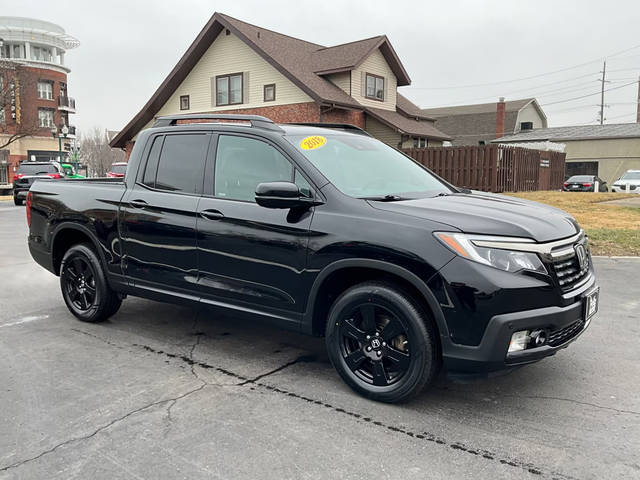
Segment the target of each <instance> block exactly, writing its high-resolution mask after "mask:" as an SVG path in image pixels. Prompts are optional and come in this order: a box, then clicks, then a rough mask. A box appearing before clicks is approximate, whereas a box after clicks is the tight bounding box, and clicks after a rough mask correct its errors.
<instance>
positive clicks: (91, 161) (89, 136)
mask: <svg viewBox="0 0 640 480" xmlns="http://www.w3.org/2000/svg"><path fill="white" fill-rule="evenodd" d="M79 137H80V138H79V143H80V157H81V159H82V161H83V162H84V163H85V164H86V165H87V170H88V174H89V176H90V177H104V176H105V174H106V173H107V172H108V171H109V169H110V167H111V164H112V163H114V162H124V161H125V160H126V157H125V153H124V152H123V151H122V150H120V149H116V148H111V147H110V146H109V137H108V135H107V131H106V130H102V129H100V128H98V127H93V128H92V129H91V130H89V132H88V133H86V134H81V135H80V136H79Z"/></svg>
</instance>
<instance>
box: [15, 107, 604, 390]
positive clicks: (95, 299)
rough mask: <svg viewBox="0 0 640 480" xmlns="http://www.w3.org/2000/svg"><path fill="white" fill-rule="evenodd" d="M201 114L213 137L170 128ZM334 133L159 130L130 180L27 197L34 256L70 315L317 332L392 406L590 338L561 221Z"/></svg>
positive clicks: (590, 309) (349, 374) (577, 257)
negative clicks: (206, 312)
mask: <svg viewBox="0 0 640 480" xmlns="http://www.w3.org/2000/svg"><path fill="white" fill-rule="evenodd" d="M197 119H202V120H216V121H217V122H215V123H194V122H193V121H192V122H190V123H180V121H182V120H197ZM227 119H233V122H231V123H221V121H224V120H227ZM239 121H243V122H245V123H244V124H243V123H238V122H239ZM334 127H335V129H333V130H332V129H329V128H320V127H314V126H308V125H304V126H303V125H276V124H274V123H273V122H271V121H270V120H269V119H267V118H264V117H258V116H251V115H186V116H185V115H177V116H169V117H160V118H158V119H157V120H156V122H155V124H154V126H153V127H152V128H150V129H147V130H144V131H142V132H141V133H140V134H139V136H138V139H137V141H136V143H135V146H134V148H133V151H132V153H131V159H130V161H129V170H128V172H129V173H128V175H127V177H126V178H125V179H124V180H123V181H121V182H113V181H108V180H107V179H87V180H78V181H74V182H50V183H49V184H47V183H46V182H37V183H36V184H35V185H34V186H33V187H32V189H31V191H30V192H29V201H28V205H29V207H28V208H27V222H28V224H29V237H28V242H29V249H30V251H31V255H32V256H33V258H34V259H35V260H36V261H37V262H38V263H39V264H40V265H42V266H43V267H45V268H46V269H47V270H49V271H51V272H53V273H54V274H56V275H59V276H60V286H61V290H62V297H63V299H64V301H65V303H66V305H67V307H68V308H69V310H70V312H71V313H72V314H73V315H75V316H76V317H77V318H79V319H80V320H83V321H87V322H98V321H102V320H105V319H107V318H109V317H110V316H112V315H114V314H115V313H116V312H117V311H118V309H119V307H120V305H121V302H122V299H123V298H124V297H125V296H126V295H133V296H140V297H147V298H152V299H155V300H161V301H166V302H174V303H182V304H190V305H200V306H207V307H210V308H212V309H215V310H223V311H227V312H233V313H234V314H235V315H238V316H249V317H259V318H262V319H264V320H267V321H269V322H271V323H272V324H274V325H276V326H279V327H283V328H288V329H291V330H293V331H296V332H302V333H306V334H311V335H318V336H324V337H325V342H326V347H327V350H328V353H329V357H330V359H331V362H332V363H333V365H334V366H335V368H336V370H337V371H338V373H339V374H340V376H341V377H342V378H343V379H344V381H345V382H346V383H347V384H348V385H349V386H351V387H352V388H353V389H354V390H355V391H357V392H359V393H361V394H362V395H364V396H366V397H369V398H372V399H375V400H380V401H385V402H396V401H400V400H403V399H406V398H408V397H410V396H411V395H414V394H416V393H418V392H419V391H420V390H422V389H423V387H425V386H427V385H429V384H430V383H431V382H432V381H433V380H434V378H436V375H437V374H438V371H439V369H440V367H441V366H442V365H444V367H445V368H446V369H448V370H449V371H458V372H474V373H478V372H481V373H482V372H487V371H494V370H502V369H512V368H514V367H516V366H520V365H524V364H527V363H531V362H535V361H538V360H541V359H542V358H544V357H548V356H549V355H553V354H555V353H556V352H558V351H559V350H560V349H562V348H565V347H567V346H568V345H569V344H570V343H571V342H572V341H574V340H575V339H576V338H577V337H578V336H579V335H580V334H581V333H582V332H584V331H585V329H586V328H587V327H588V325H589V323H590V321H591V319H592V318H593V315H594V314H595V312H596V311H597V308H598V292H599V290H598V286H597V284H596V279H595V275H594V271H593V267H592V263H591V256H590V253H589V245H588V241H587V237H586V236H585V233H584V232H583V231H582V230H581V229H580V227H579V225H578V224H577V222H576V221H575V220H574V219H573V218H572V217H571V216H570V215H569V214H568V213H566V212H564V211H561V210H558V209H555V208H552V207H549V206H546V205H542V204H539V203H535V202H531V201H526V200H521V199H517V198H513V197H507V196H502V195H496V194H490V193H482V192H475V191H474V192H472V191H470V190H465V189H461V188H456V187H455V186H453V185H450V184H449V183H447V182H446V181H444V180H443V179H441V178H439V177H438V176H436V175H435V174H433V173H432V172H430V171H429V170H428V169H426V168H425V167H423V166H422V165H420V164H418V163H416V162H414V161H413V160H412V159H411V158H409V157H408V156H406V155H404V154H402V153H401V152H399V151H397V150H395V149H393V148H391V147H389V146H387V145H385V144H384V143H382V142H380V141H378V140H375V139H373V138H371V137H370V136H369V135H368V134H367V133H366V132H364V131H362V130H360V129H358V128H357V127H353V126H334Z"/></svg>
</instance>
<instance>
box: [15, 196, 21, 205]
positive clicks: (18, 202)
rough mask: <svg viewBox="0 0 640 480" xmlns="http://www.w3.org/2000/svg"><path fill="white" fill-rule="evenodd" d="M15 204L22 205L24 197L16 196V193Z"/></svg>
mask: <svg viewBox="0 0 640 480" xmlns="http://www.w3.org/2000/svg"><path fill="white" fill-rule="evenodd" d="M13 204H14V205H22V199H20V198H18V197H16V196H15V195H14V196H13Z"/></svg>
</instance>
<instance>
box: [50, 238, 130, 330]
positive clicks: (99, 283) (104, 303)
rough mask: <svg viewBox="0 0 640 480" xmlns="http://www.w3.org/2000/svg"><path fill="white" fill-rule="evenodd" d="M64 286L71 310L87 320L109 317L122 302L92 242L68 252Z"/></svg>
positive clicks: (63, 267)
mask: <svg viewBox="0 0 640 480" xmlns="http://www.w3.org/2000/svg"><path fill="white" fill-rule="evenodd" d="M60 288H61V289H62V298H63V299H64V302H65V303H66V304H67V308H68V309H69V311H70V312H71V313H73V314H74V315H75V316H76V317H77V318H78V319H80V320H82V321H84V322H101V321H103V320H106V319H107V318H109V317H110V316H112V315H114V314H115V313H116V312H117V311H118V309H119V308H120V304H121V303H122V300H121V299H120V297H119V296H118V294H117V293H116V292H114V291H113V290H111V288H110V287H109V285H108V284H107V279H106V277H105V274H104V270H103V268H102V264H101V262H100V259H99V258H98V256H97V255H96V253H95V252H94V250H93V248H91V246H90V245H89V244H84V243H81V244H78V245H74V246H72V247H71V248H70V249H69V250H67V252H66V253H65V255H64V257H63V259H62V264H61V266H60Z"/></svg>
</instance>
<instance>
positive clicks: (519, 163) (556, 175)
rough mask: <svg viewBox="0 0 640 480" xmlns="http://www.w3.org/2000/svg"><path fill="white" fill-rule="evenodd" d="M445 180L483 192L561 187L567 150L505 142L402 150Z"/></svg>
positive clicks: (558, 188) (555, 188)
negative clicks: (552, 149) (543, 148)
mask: <svg viewBox="0 0 640 480" xmlns="http://www.w3.org/2000/svg"><path fill="white" fill-rule="evenodd" d="M404 152H405V153H406V154H407V155H409V156H410V157H411V158H413V159H414V160H416V161H418V162H420V163H421V164H422V165H424V166H425V167H427V168H429V169H430V170H432V171H433V172H435V173H436V174H438V175H440V176H441V177H442V178H444V179H445V180H447V181H448V182H450V183H452V184H454V185H456V186H458V187H464V188H470V189H473V190H483V191H485V192H523V191H524V192H526V191H533V190H560V189H561V188H562V182H563V181H564V166H565V156H566V154H564V153H560V152H548V151H544V150H532V149H528V148H521V147H509V146H506V145H479V146H467V147H435V148H434V147H429V148H412V149H407V150H404Z"/></svg>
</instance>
